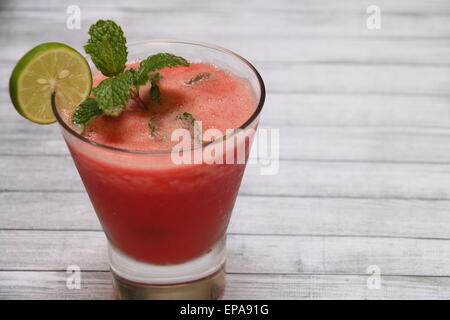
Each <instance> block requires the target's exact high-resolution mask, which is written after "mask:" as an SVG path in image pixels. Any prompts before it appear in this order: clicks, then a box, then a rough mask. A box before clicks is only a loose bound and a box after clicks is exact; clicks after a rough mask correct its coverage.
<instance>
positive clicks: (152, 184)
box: [56, 44, 264, 283]
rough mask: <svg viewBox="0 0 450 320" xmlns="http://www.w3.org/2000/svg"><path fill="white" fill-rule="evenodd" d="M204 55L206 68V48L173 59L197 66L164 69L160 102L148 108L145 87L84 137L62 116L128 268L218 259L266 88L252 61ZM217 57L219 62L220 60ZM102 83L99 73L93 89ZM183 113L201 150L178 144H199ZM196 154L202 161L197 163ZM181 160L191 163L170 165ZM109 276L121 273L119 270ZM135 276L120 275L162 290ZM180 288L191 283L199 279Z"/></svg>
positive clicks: (90, 126)
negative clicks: (188, 137)
mask: <svg viewBox="0 0 450 320" xmlns="http://www.w3.org/2000/svg"><path fill="white" fill-rule="evenodd" d="M178 45H181V46H184V45H186V44H178ZM175 47H176V46H175ZM175 47H174V48H173V49H174V50H175V49H178V50H181V49H179V48H175ZM206 49H207V50H212V53H208V54H207V56H208V57H209V58H208V59H205V60H206V61H205V62H202V59H201V58H202V57H201V56H197V55H198V54H201V52H196V50H205V48H201V47H200V48H197V47H195V48H194V49H192V50H189V52H187V53H186V52H181V53H180V52H174V53H178V54H179V55H180V56H185V57H186V55H188V57H186V58H187V59H188V60H190V61H191V62H192V61H199V62H194V63H191V64H190V65H189V66H188V67H185V66H177V67H173V68H165V69H162V70H159V71H158V72H159V73H160V75H161V76H162V77H161V79H160V80H159V82H158V86H159V89H160V99H159V101H154V100H152V99H151V97H150V93H149V92H150V90H149V87H150V85H147V86H143V87H141V88H140V90H139V96H140V99H139V100H138V101H131V102H130V103H129V104H128V105H127V107H126V110H125V111H124V112H123V113H122V115H120V116H119V117H117V118H114V117H109V116H105V115H102V116H100V117H98V118H97V119H95V120H93V121H92V122H91V123H89V124H88V125H87V127H86V128H85V130H84V132H83V133H82V134H79V133H77V132H76V130H75V129H74V128H73V127H71V126H70V125H69V122H70V121H69V120H70V115H71V113H70V112H67V111H65V110H59V109H58V111H57V112H56V113H57V118H58V120H59V122H60V124H61V125H62V127H63V130H62V132H63V135H64V138H65V140H66V143H67V145H68V147H69V150H70V152H71V154H72V157H73V160H74V162H75V165H76V167H77V169H78V172H79V174H80V176H81V178H82V181H83V183H84V186H85V188H86V190H87V192H88V195H89V197H90V199H91V202H92V204H93V207H94V209H95V211H96V213H97V215H98V218H99V220H100V222H101V224H102V227H103V229H104V231H105V234H106V236H107V238H108V241H109V243H110V246H111V247H112V248H113V250H114V252H119V255H120V256H121V257H122V256H123V257H125V258H124V259H125V260H126V261H127V263H128V264H129V265H133V266H134V263H135V264H136V265H137V266H139V268H141V266H142V265H148V266H153V267H155V268H156V269H155V268H153V269H152V270H159V269H157V268H159V267H158V266H160V267H164V266H177V265H183V264H186V263H189V262H190V261H200V260H202V259H203V260H204V259H205V258H202V257H207V256H208V254H211V252H213V251H215V250H216V249H215V248H216V247H217V246H218V244H219V243H221V241H222V240H223V238H224V235H225V232H226V228H227V225H228V222H229V219H230V215H231V212H232V210H233V206H234V203H235V200H236V196H237V194H238V191H239V186H240V183H241V180H242V176H243V174H244V169H245V163H246V159H247V157H248V154H249V148H250V145H251V141H252V139H253V136H254V130H256V127H257V123H258V117H259V112H260V110H261V108H262V103H263V101H264V88H263V84H262V80H261V79H260V77H259V75H258V73H257V72H256V70H254V68H253V67H252V66H251V65H250V64H249V63H248V62H246V61H245V60H243V59H242V58H240V57H239V56H237V55H234V54H231V53H230V52H228V51H226V50H223V51H222V50H221V49H217V48H206ZM216 51H217V52H216ZM189 54H190V55H192V57H189ZM212 54H213V55H216V56H215V57H214V59H211V55H212ZM137 61H139V60H138V59H137ZM138 66H139V62H135V63H130V64H128V68H136V67H138ZM199 75H201V76H200V77H199ZM104 79H105V77H104V76H102V75H100V74H94V79H93V83H94V86H96V85H98V84H99V83H100V82H101V81H102V80H104ZM192 79H196V81H192ZM186 113H187V114H190V115H192V116H193V117H194V118H195V121H196V125H197V123H199V122H201V132H202V135H201V141H200V142H199V143H197V144H195V143H193V144H189V145H188V146H187V147H186V144H184V145H183V148H184V149H183V148H181V147H180V145H181V144H180V139H178V140H177V139H175V140H174V139H173V136H172V134H173V132H174V131H175V130H178V129H184V130H186V131H188V132H189V133H192V135H193V136H194V141H195V131H196V129H197V128H198V126H197V127H196V126H194V127H193V128H192V127H189V124H188V125H187V124H186V121H184V120H183V119H181V118H180V117H179V115H182V114H186ZM150 119H151V121H150ZM150 124H151V125H150ZM237 129H243V130H241V131H237ZM211 132H212V133H211ZM230 132H231V133H230ZM209 133H211V134H209ZM226 134H228V136H227V137H226V138H225V137H223V136H225V135H226ZM181 149H183V151H182V152H181V151H180V150H181ZM242 150H244V151H242ZM199 153H200V154H201V156H200V157H201V158H202V157H203V158H202V159H203V161H195V159H198V154H199ZM230 154H231V157H230ZM238 154H241V155H242V154H243V157H244V161H241V162H240V163H236V162H239V161H236V160H237V158H239V156H238ZM180 155H183V156H187V157H184V159H192V160H193V161H191V162H189V163H179V161H174V159H179V157H178V156H180ZM177 157H178V158H177ZM205 159H207V160H208V161H204V160H205ZM227 159H234V161H227ZM206 162H207V163H206ZM227 162H228V163H227ZM220 250H222V249H220ZM216 251H217V250H216ZM222 251H223V250H222ZM222 251H221V252H222ZM221 254H224V253H221ZM217 261H219V260H217V259H216V262H214V263H216V264H218V263H219V262H217ZM211 263H212V262H211ZM221 263H223V261H222V262H221ZM112 267H113V270H114V271H115V268H114V266H113V263H112ZM218 267H219V266H215V267H214V266H202V267H201V268H204V269H205V270H197V271H196V273H197V274H198V276H199V275H200V274H201V275H202V276H205V275H207V273H208V272H210V271H216V270H217V268H218ZM117 268H118V269H120V267H117ZM127 268H128V269H127ZM133 268H134V267H128V265H127V267H126V268H125V267H124V268H123V270H125V271H123V270H122V272H121V276H122V277H124V278H128V279H130V280H132V281H139V282H147V283H155V282H156V283H158V281H155V279H152V280H148V281H147V280H146V279H143V277H142V276H137V275H136V276H133V277H131V276H130V277H127V273H130V272H131V271H129V270H130V269H133ZM136 268H137V267H136ZM214 268H215V270H214ZM139 272H140V271H139ZM158 272H159V271H158ZM183 272H185V271H183ZM119 273H120V272H119ZM131 273H133V272H131ZM172 278H173V277H172ZM175 278H177V277H175ZM177 279H178V278H177ZM179 279H182V280H183V281H193V280H195V276H189V277H184V278H183V277H181V278H179ZM180 281H181V280H180ZM167 282H172V283H174V282H177V280H173V281H172V280H170V281H167ZM162 283H164V281H162Z"/></svg>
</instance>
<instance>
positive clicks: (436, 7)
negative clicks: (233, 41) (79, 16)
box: [5, 0, 450, 14]
mask: <svg viewBox="0 0 450 320" xmlns="http://www.w3.org/2000/svg"><path fill="white" fill-rule="evenodd" d="M70 4H73V3H72V2H71V1H70V0H47V1H45V2H42V1H33V0H18V1H17V0H16V1H14V2H10V3H8V4H5V8H6V10H9V11H14V10H52V11H61V10H64V9H65V8H66V7H67V6H68V5H70ZM77 4H78V5H80V7H81V8H84V9H86V10H99V9H114V10H118V11H122V12H129V11H136V10H140V11H149V10H151V11H163V10H174V9H178V10H199V9H203V10H211V11H213V10H230V11H234V10H237V9H240V10H251V11H254V10H260V11H273V10H278V11H307V12H314V11H325V12H346V11H360V10H361V8H362V9H365V8H366V7H367V6H369V5H371V4H372V2H371V1H370V0H346V1H341V2H335V1H329V0H302V1H295V0H278V1H276V2H274V1H261V0H246V1H240V0H229V1H227V2H223V1H217V0H197V1H189V0H166V1H159V2H158V1H142V0H128V1H127V2H125V3H124V2H122V1H108V2H95V1H89V0H78V1H77ZM377 4H378V5H379V6H380V7H381V8H382V9H384V10H386V11H387V12H398V13H400V12H401V13H404V14H411V13H420V14H447V13H450V6H449V4H448V2H447V1H446V0H429V1H427V2H426V3H424V2H423V1H420V0H396V1H390V0H379V1H377Z"/></svg>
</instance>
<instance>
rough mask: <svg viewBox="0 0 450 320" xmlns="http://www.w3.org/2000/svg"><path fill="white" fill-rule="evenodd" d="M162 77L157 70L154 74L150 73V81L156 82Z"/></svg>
mask: <svg viewBox="0 0 450 320" xmlns="http://www.w3.org/2000/svg"><path fill="white" fill-rule="evenodd" d="M161 79H162V75H161V74H160V73H159V72H157V73H155V74H154V75H152V76H151V77H150V81H151V82H152V83H157V82H158V81H159V80H161Z"/></svg>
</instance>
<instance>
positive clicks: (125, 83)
mask: <svg viewBox="0 0 450 320" xmlns="http://www.w3.org/2000/svg"><path fill="white" fill-rule="evenodd" d="M130 74H132V73H123V74H120V75H119V76H117V77H114V78H108V79H106V80H103V81H102V82H101V83H100V84H99V85H98V86H97V87H96V88H93V89H92V93H93V94H94V97H95V99H96V100H97V103H98V107H99V108H100V109H102V110H103V111H104V112H105V113H106V114H110V113H111V115H115V116H117V115H118V114H116V113H117V111H118V110H122V111H123V109H125V106H126V105H127V102H128V99H129V98H130V88H131V87H132V83H131V82H130ZM108 109H111V110H109V111H108Z"/></svg>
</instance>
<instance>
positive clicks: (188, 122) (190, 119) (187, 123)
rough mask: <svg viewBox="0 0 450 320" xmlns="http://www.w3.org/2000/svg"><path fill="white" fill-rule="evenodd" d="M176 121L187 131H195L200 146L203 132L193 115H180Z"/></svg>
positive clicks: (195, 139)
mask: <svg viewBox="0 0 450 320" xmlns="http://www.w3.org/2000/svg"><path fill="white" fill-rule="evenodd" d="M175 119H176V120H179V121H181V122H182V124H183V127H184V128H185V129H190V130H193V133H194V141H195V143H197V144H199V143H201V142H202V132H201V129H200V126H199V123H198V122H196V120H195V118H194V116H193V115H192V114H191V113H189V112H183V113H180V114H179V115H177V116H176V117H175Z"/></svg>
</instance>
